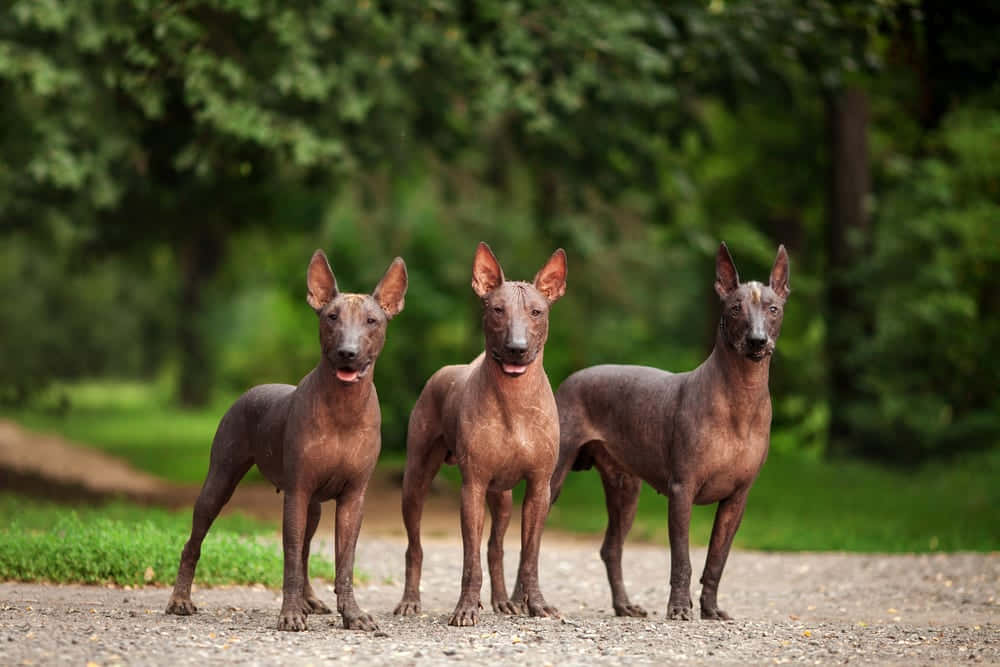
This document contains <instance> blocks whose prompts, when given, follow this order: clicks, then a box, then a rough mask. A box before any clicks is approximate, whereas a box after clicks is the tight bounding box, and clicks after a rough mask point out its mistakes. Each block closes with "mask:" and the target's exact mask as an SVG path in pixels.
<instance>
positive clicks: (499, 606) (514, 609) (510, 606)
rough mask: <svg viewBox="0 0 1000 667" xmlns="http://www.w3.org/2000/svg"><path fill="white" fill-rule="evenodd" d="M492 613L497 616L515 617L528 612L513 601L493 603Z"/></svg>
mask: <svg viewBox="0 0 1000 667" xmlns="http://www.w3.org/2000/svg"><path fill="white" fill-rule="evenodd" d="M493 611H495V612H496V613H498V614H508V615H510V616H517V615H519V614H524V613H527V611H528V610H527V609H526V608H525V607H524V606H523V605H519V604H517V603H516V602H514V601H513V600H495V601H494V602H493Z"/></svg>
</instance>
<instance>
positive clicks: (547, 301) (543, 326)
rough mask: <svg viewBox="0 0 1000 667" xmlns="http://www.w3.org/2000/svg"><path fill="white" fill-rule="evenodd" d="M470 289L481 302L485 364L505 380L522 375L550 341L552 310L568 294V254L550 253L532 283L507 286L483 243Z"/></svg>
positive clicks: (509, 284)
mask: <svg viewBox="0 0 1000 667" xmlns="http://www.w3.org/2000/svg"><path fill="white" fill-rule="evenodd" d="M472 289H473V291H474V292H475V293H476V294H477V295H479V298H481V299H482V300H483V332H484V333H485V335H486V356H487V358H488V359H489V360H490V361H491V362H493V363H497V364H499V365H500V368H501V369H502V370H503V372H504V373H505V374H506V375H509V376H518V375H522V374H523V373H524V372H525V371H526V370H527V369H528V367H529V366H530V365H531V363H532V362H534V361H535V359H536V358H537V357H538V354H539V353H540V352H541V351H542V347H544V345H545V339H546V338H547V337H548V335H549V306H551V305H552V304H553V303H555V302H556V301H557V300H558V299H559V297H561V296H562V295H563V294H565V293H566V253H565V252H563V250H562V248H560V249H559V250H556V251H555V252H554V253H552V257H550V258H549V261H548V262H546V263H545V266H543V267H542V268H541V269H540V270H539V271H538V273H537V274H536V275H535V279H534V281H532V282H530V283H526V282H521V281H507V280H505V279H504V277H503V269H501V268H500V263H499V262H498V261H497V258H496V257H495V256H494V255H493V252H492V251H491V250H490V247H489V246H488V245H486V244H485V243H480V244H479V247H478V248H477V249H476V258H475V260H473V262H472Z"/></svg>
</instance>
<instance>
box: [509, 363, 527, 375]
mask: <svg viewBox="0 0 1000 667" xmlns="http://www.w3.org/2000/svg"><path fill="white" fill-rule="evenodd" d="M526 370H528V367H527V366H518V365H517V364H504V365H503V372H504V373H510V374H511V375H520V374H521V373H523V372H524V371H526Z"/></svg>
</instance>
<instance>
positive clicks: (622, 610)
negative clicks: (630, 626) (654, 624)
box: [615, 604, 649, 618]
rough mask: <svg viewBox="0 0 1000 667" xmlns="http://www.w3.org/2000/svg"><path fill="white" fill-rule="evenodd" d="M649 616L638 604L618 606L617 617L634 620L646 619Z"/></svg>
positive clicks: (616, 606) (616, 609)
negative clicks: (626, 617)
mask: <svg viewBox="0 0 1000 667" xmlns="http://www.w3.org/2000/svg"><path fill="white" fill-rule="evenodd" d="M648 615H649V614H647V613H646V610H645V609H643V608H642V607H641V606H639V605H637V604H616V605H615V616H630V617H634V618H645V617H646V616H648Z"/></svg>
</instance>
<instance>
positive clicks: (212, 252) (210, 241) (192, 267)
mask: <svg viewBox="0 0 1000 667" xmlns="http://www.w3.org/2000/svg"><path fill="white" fill-rule="evenodd" d="M221 250H222V244H221V242H220V241H219V239H218V238H217V237H215V236H214V235H212V234H211V233H210V232H208V231H203V232H202V233H200V234H195V235H192V236H190V237H188V238H185V239H183V240H182V241H181V242H180V245H179V246H178V248H177V253H178V259H179V264H180V270H181V293H180V312H178V313H177V351H178V361H179V364H180V377H179V378H178V386H177V398H178V401H179V402H180V403H181V405H184V406H188V407H198V406H203V405H205V404H206V403H208V401H209V399H211V397H212V385H213V382H212V381H213V376H214V372H213V371H214V370H215V366H214V364H213V363H212V360H211V359H210V358H209V354H208V347H207V345H206V344H205V337H204V335H203V333H202V329H201V319H202V318H201V312H202V306H203V301H202V293H203V290H204V288H205V283H206V282H207V281H208V280H210V279H211V278H212V277H213V276H214V275H215V273H216V271H217V270H218V267H219V263H220V260H221V254H222V253H221Z"/></svg>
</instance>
